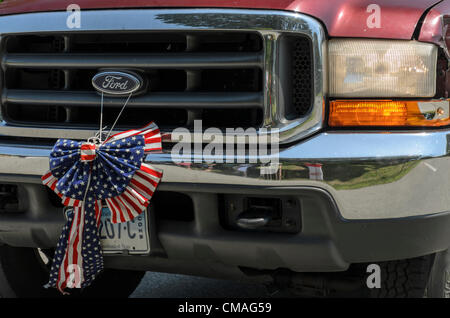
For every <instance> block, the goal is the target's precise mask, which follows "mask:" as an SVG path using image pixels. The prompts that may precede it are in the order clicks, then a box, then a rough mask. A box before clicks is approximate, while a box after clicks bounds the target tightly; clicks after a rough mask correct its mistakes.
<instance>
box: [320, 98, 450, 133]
mask: <svg viewBox="0 0 450 318" xmlns="http://www.w3.org/2000/svg"><path fill="white" fill-rule="evenodd" d="M328 124H329V125H330V126H332V127H345V126H389V127H392V126H398V127H401V126H409V127H411V126H418V127H423V126H429V127H439V126H445V125H449V124H450V116H449V101H448V100H435V101H392V100H336V101H332V102H330V117H329V121H328Z"/></svg>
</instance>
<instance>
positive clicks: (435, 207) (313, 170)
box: [0, 131, 450, 219]
mask: <svg viewBox="0 0 450 318" xmlns="http://www.w3.org/2000/svg"><path fill="white" fill-rule="evenodd" d="M449 133H450V132H449V131H435V132H418V133H411V132H409V133H404V132H396V133H377V132H373V133H346V132H330V133H323V134H319V135H316V136H315V137H312V138H310V139H308V140H306V141H303V142H301V143H298V144H296V145H293V146H291V147H289V148H285V149H281V150H280V154H279V162H280V166H279V169H277V170H276V171H274V173H273V174H269V175H264V174H261V173H260V169H261V164H259V163H258V164H250V163H248V162H250V160H249V159H250V158H248V157H246V158H244V159H245V163H214V164H207V163H192V164H183V165H176V164H174V163H173V161H172V159H171V154H170V153H162V154H152V155H149V156H148V157H147V161H149V162H151V163H152V164H154V165H155V166H157V167H159V168H161V169H163V170H164V176H163V180H162V182H163V184H164V183H176V184H183V185H184V186H186V187H189V185H190V184H192V185H194V184H195V185H220V186H221V188H222V189H223V188H226V187H233V186H235V185H239V186H247V187H258V188H261V187H265V188H270V187H290V188H292V187H311V188H320V189H323V190H325V191H327V192H328V193H329V194H330V195H331V197H332V198H333V199H334V200H335V202H336V205H337V207H338V208H339V212H340V213H341V215H342V217H343V218H345V219H381V218H400V217H409V216H418V215H426V214H435V213H440V212H446V211H449V210H450V209H449V207H450V196H449V195H448V193H449V192H450V173H449V169H448V168H449V164H450V162H449V156H448V154H449V138H448V136H449ZM49 152H50V147H48V146H45V147H44V146H42V147H37V146H27V145H18V144H7V143H3V144H0V156H1V161H0V174H2V176H1V177H0V179H4V180H9V181H11V180H13V181H14V178H15V177H16V175H22V176H23V175H27V176H40V175H42V174H43V173H44V172H45V171H46V170H47V169H48V159H47V156H48V154H49ZM224 162H226V161H225V160H224ZM17 177H18V176H17ZM211 191H213V190H211Z"/></svg>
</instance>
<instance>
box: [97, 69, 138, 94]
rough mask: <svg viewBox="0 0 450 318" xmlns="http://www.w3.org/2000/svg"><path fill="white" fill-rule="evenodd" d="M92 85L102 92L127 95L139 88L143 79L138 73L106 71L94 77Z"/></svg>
mask: <svg viewBox="0 0 450 318" xmlns="http://www.w3.org/2000/svg"><path fill="white" fill-rule="evenodd" d="M92 86H94V88H95V89H96V90H97V91H99V92H100V93H104V94H111V95H126V94H131V93H134V92H136V91H137V90H139V88H141V86H142V80H141V79H140V77H139V76H138V75H136V74H131V73H125V72H112V71H111V72H110V71H105V72H100V73H98V74H96V75H95V76H94V77H93V78H92Z"/></svg>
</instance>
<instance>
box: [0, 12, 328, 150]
mask: <svg viewBox="0 0 450 318" xmlns="http://www.w3.org/2000/svg"><path fill="white" fill-rule="evenodd" d="M67 14H68V13H67V12H42V13H26V14H18V15H10V16H4V17H0V30H1V31H0V32H1V33H0V36H2V35H8V34H23V33H30V34H31V33H51V32H65V33H77V32H87V31H119V30H120V31H127V30H129V31H139V30H221V31H230V30H243V31H245V30H246V31H257V32H259V33H261V35H262V36H263V38H264V40H265V50H266V52H265V53H266V58H267V59H268V60H267V63H266V65H265V70H264V75H265V85H264V87H266V88H267V91H266V93H265V101H266V103H267V104H266V112H265V118H264V126H265V128H277V129H279V134H280V142H281V143H287V142H292V141H296V140H299V139H301V138H304V137H306V136H308V135H311V134H313V133H314V132H316V131H318V130H319V129H320V128H321V127H322V122H323V116H324V114H323V104H324V97H325V94H326V78H325V74H326V63H324V61H325V57H324V56H325V52H326V41H325V33H324V30H323V28H322V26H321V24H320V23H319V22H318V21H317V20H315V19H313V18H311V17H309V16H307V15H304V14H299V13H294V12H284V11H274V10H241V9H145V10H137V9H129V10H128V9H124V10H87V11H83V13H82V23H81V28H80V29H68V28H67V25H66V19H67ZM130 17H132V18H130ZM24 21H26V23H24ZM284 32H294V33H300V34H303V35H305V36H308V37H309V38H310V40H311V42H312V48H313V63H314V67H313V69H314V72H315V73H314V94H313V96H314V97H315V98H314V105H313V109H312V112H311V114H309V115H308V116H306V117H305V118H300V119H298V120H287V119H286V118H284V116H283V110H282V109H280V107H279V105H281V103H280V101H279V99H280V96H279V95H278V92H277V85H274V84H275V83H276V81H277V65H276V64H277V55H276V50H277V43H276V39H277V38H278V36H279V35H280V34H281V33H284ZM272 62H273V63H272ZM5 126H7V127H5ZM13 127H14V126H13V125H12V124H8V125H3V127H0V134H4V135H13V136H18V135H21V136H30V137H37V136H49V138H59V137H62V135H66V133H65V132H61V133H60V134H58V133H57V134H55V130H50V131H49V130H48V129H46V128H43V127H41V128H23V127H21V128H17V130H15V129H14V128H13ZM19 129H23V132H17V131H18V130H19ZM75 132H78V130H75ZM81 135H83V136H84V135H85V134H84V133H82V134H80V135H73V136H72V138H81Z"/></svg>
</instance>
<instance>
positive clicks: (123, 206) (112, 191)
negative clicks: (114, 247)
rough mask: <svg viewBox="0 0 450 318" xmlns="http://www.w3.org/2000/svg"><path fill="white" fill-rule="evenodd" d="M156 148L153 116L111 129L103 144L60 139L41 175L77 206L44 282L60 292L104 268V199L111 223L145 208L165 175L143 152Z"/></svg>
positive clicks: (66, 202) (86, 283)
mask: <svg viewBox="0 0 450 318" xmlns="http://www.w3.org/2000/svg"><path fill="white" fill-rule="evenodd" d="M158 151H161V134H160V132H159V129H158V126H156V124H154V123H153V122H152V123H150V124H148V125H147V126H145V127H143V128H142V129H140V130H129V131H125V132H121V133H118V134H116V135H113V136H111V137H110V138H109V139H107V140H106V141H105V142H104V143H102V144H95V143H91V142H78V141H73V140H68V139H59V140H58V141H57V142H56V144H55V146H54V147H53V150H52V152H51V154H50V170H49V171H48V172H47V173H46V174H45V175H44V176H43V177H42V181H43V183H44V184H45V185H47V186H48V187H50V189H52V190H53V191H55V192H56V194H58V196H60V197H61V199H62V202H63V204H64V205H65V206H70V207H73V209H70V210H69V212H68V213H67V219H68V220H67V223H66V225H65V226H64V228H63V230H62V233H61V236H60V238H59V242H58V244H57V247H56V250H55V255H54V258H53V263H52V266H51V270H50V279H49V282H48V284H47V285H46V286H48V287H56V288H58V290H59V291H61V292H62V293H64V290H65V289H66V288H84V287H87V286H89V285H90V284H91V283H92V281H93V280H94V279H95V277H96V276H97V275H98V274H99V273H100V272H101V271H102V269H103V257H102V251H101V245H100V236H99V224H100V218H101V211H102V205H103V204H106V205H107V206H108V208H109V209H110V211H111V222H112V223H121V222H127V221H130V220H132V219H133V218H134V217H136V216H137V215H139V214H140V213H142V212H143V211H144V210H145V208H146V207H147V205H148V204H149V202H150V199H151V198H152V195H153V192H154V191H155V189H156V187H157V186H158V183H159V181H160V180H161V178H162V171H160V170H158V169H156V168H154V167H152V166H151V165H149V164H147V163H143V160H144V157H145V154H147V153H150V152H158Z"/></svg>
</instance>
